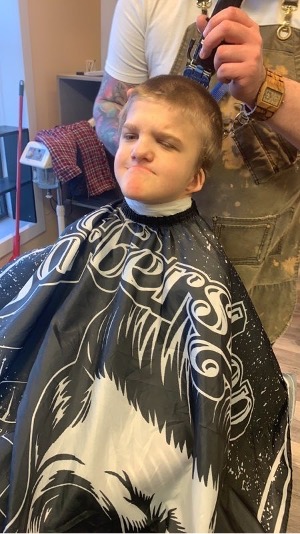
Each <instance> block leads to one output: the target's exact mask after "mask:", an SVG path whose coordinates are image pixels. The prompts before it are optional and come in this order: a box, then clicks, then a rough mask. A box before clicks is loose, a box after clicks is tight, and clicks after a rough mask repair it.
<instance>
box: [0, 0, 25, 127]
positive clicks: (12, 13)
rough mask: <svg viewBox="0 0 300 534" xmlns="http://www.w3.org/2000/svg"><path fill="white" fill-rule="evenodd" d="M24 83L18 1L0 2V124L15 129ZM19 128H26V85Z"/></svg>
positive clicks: (0, 0)
mask: <svg viewBox="0 0 300 534" xmlns="http://www.w3.org/2000/svg"><path fill="white" fill-rule="evenodd" d="M20 80H24V65H23V52H22V42H21V31H20V17H19V6H18V0H0V125H1V126H15V127H17V126H18V123H19V83H20ZM23 126H24V127H28V116H27V100H26V86H25V96H24V99H23Z"/></svg>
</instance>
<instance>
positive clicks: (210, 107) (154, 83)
mask: <svg viewBox="0 0 300 534" xmlns="http://www.w3.org/2000/svg"><path fill="white" fill-rule="evenodd" d="M135 100H152V101H161V102H166V103H167V104H171V105H172V106H173V107H174V108H176V109H178V110H179V111H181V112H182V113H183V114H185V115H186V116H187V117H188V119H189V120H190V121H191V123H192V124H193V125H194V127H195V130H196V135H198V136H199V157H198V161H197V168H198V169H200V168H202V169H203V170H204V172H205V173H207V171H209V169H210V168H211V167H212V165H213V163H214V161H215V160H216V158H217V156H218V155H219V153H220V151H221V145H222V137H223V123H222V115H221V111H220V108H219V106H218V104H217V102H216V101H215V100H214V99H213V97H212V96H211V95H210V93H209V92H208V90H207V89H205V88H204V87H203V86H202V85H200V84H199V83H197V82H195V81H193V80H191V79H189V78H185V77H184V76H179V75H173V74H166V75H160V76H155V77H153V78H149V79H148V80H147V81H146V82H144V83H142V84H140V85H137V86H136V87H134V88H133V89H131V90H130V94H129V97H128V100H127V103H126V104H125V106H124V107H123V109H122V111H121V113H120V116H119V132H121V130H122V128H123V125H124V123H125V121H126V118H127V114H128V110H129V108H130V106H131V104H132V103H133V102H134V101H135Z"/></svg>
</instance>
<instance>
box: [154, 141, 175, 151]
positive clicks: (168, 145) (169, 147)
mask: <svg viewBox="0 0 300 534" xmlns="http://www.w3.org/2000/svg"><path fill="white" fill-rule="evenodd" d="M157 142H158V144H160V145H161V146H162V147H163V148H166V149H167V150H178V147H177V146H176V145H175V144H174V143H172V142H170V141H166V140H165V139H157Z"/></svg>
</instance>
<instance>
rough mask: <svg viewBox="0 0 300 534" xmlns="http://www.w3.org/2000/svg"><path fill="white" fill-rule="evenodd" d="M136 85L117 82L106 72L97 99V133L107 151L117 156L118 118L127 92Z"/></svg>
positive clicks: (94, 109)
mask: <svg viewBox="0 0 300 534" xmlns="http://www.w3.org/2000/svg"><path fill="white" fill-rule="evenodd" d="M134 86H135V84H128V83H125V82H121V81H119V80H116V79H115V78H113V77H112V76H110V75H109V74H107V73H106V72H105V73H104V76H103V80H102V83H101V87H100V89H99V92H98V95H97V97H96V100H95V103H94V108H93V116H94V119H95V122H96V132H97V135H98V137H99V139H101V141H102V143H103V144H104V146H105V147H106V148H107V150H108V151H109V152H110V153H111V154H113V155H115V153H116V151H117V147H118V141H119V136H118V117H119V113H120V110H121V109H122V107H123V106H124V104H125V102H126V101H127V90H128V89H129V88H131V87H134Z"/></svg>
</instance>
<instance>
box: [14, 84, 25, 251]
mask: <svg viewBox="0 0 300 534" xmlns="http://www.w3.org/2000/svg"><path fill="white" fill-rule="evenodd" d="M23 95H24V81H23V80H21V81H20V83H19V128H18V145H17V177H16V226H15V236H14V244H13V258H16V257H17V256H19V255H20V211H21V163H20V158H21V155H22V117H23Z"/></svg>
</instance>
